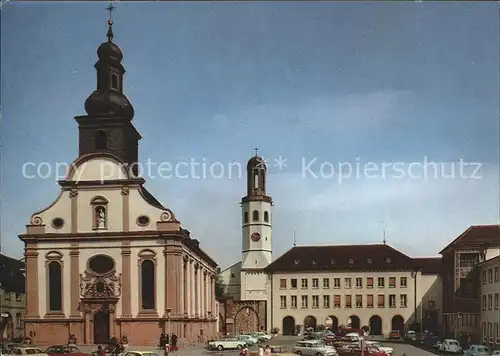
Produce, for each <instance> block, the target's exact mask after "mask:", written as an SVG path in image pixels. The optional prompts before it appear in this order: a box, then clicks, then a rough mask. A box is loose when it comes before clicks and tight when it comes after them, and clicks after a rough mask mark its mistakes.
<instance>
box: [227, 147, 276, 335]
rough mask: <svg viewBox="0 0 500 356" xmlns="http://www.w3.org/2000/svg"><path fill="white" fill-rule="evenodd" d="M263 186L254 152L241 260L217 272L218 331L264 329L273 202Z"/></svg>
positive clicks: (243, 210) (262, 164)
mask: <svg viewBox="0 0 500 356" xmlns="http://www.w3.org/2000/svg"><path fill="white" fill-rule="evenodd" d="M266 184H267V166H266V163H265V160H264V159H263V158H262V157H260V156H259V155H258V154H257V152H256V153H255V156H254V157H251V158H250V160H249V161H248V163H247V195H246V196H244V197H243V198H242V199H241V213H242V216H241V219H242V220H241V221H242V248H241V261H238V262H237V263H235V264H234V265H232V266H230V267H228V268H226V269H225V270H223V271H222V272H221V273H220V278H221V280H222V283H223V284H224V286H225V294H226V296H227V297H226V299H225V301H224V303H222V306H221V308H220V310H221V314H220V316H219V317H220V319H221V320H222V321H223V322H222V323H221V324H222V325H221V326H222V328H221V326H220V327H219V328H220V329H223V330H224V329H225V331H226V332H230V333H241V332H252V331H259V330H267V325H266V303H267V300H268V290H267V281H268V275H267V274H266V272H265V271H264V269H265V268H266V267H267V266H268V265H269V264H270V263H271V262H272V255H273V250H272V206H273V200H272V198H271V197H270V196H268V195H267V192H266ZM228 299H230V301H229V302H228Z"/></svg>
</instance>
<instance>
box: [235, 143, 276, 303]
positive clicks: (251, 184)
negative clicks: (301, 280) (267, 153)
mask: <svg viewBox="0 0 500 356" xmlns="http://www.w3.org/2000/svg"><path fill="white" fill-rule="evenodd" d="M254 151H255V153H254V156H253V157H251V158H250V159H249V160H248V163H247V195H246V196H244V197H243V198H242V199H241V210H242V213H243V214H242V215H243V221H242V249H241V254H242V256H241V258H242V260H241V273H242V276H241V280H242V281H247V282H246V283H242V284H241V299H242V300H251V299H253V300H266V298H267V294H266V293H267V292H266V283H267V279H266V274H265V273H264V271H263V270H264V268H266V267H267V266H268V265H269V264H270V263H271V262H272V256H273V249H272V206H273V200H272V199H271V197H270V196H268V195H267V193H266V183H267V182H266V181H267V165H266V160H265V159H264V158H263V157H261V156H260V155H259V149H258V148H255V149H254ZM247 274H248V276H247Z"/></svg>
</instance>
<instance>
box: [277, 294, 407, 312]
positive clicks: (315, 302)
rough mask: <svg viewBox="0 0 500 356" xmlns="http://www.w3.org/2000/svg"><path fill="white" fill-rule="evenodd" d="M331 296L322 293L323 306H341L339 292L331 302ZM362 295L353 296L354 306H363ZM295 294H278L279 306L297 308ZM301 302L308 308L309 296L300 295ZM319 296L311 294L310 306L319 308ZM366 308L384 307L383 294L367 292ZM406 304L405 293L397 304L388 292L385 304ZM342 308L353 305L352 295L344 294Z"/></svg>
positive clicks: (392, 295)
mask: <svg viewBox="0 0 500 356" xmlns="http://www.w3.org/2000/svg"><path fill="white" fill-rule="evenodd" d="M331 297H332V296H330V295H323V296H322V298H321V299H322V302H323V305H322V306H323V308H331V307H332V306H333V308H342V296H341V295H340V294H336V295H333V304H332V303H331V302H332V299H331ZM375 297H377V298H376V303H375ZM363 299H364V298H363V295H361V294H357V295H355V296H354V306H355V307H356V308H363ZM297 300H298V298H297V296H296V295H292V296H290V298H288V297H287V296H286V295H282V296H280V307H281V308H282V309H286V308H288V307H290V308H292V309H295V308H298V305H297ZM288 301H290V305H288ZM300 301H301V304H300V308H302V309H306V308H309V296H307V295H302V296H301V298H300ZM319 302H320V296H319V295H313V296H311V308H319V307H320V304H319ZM365 303H366V304H365V306H366V308H374V307H375V306H376V307H377V308H385V307H386V296H385V294H378V295H376V296H375V295H373V294H369V295H366V302H365ZM407 305H408V296H407V295H406V294H400V295H399V305H398V304H397V300H396V294H389V298H388V304H387V306H388V307H389V308H397V307H399V308H406V307H407ZM343 307H344V308H352V307H353V296H352V295H350V294H347V295H344V306H343Z"/></svg>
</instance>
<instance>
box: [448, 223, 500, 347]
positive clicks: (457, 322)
mask: <svg viewBox="0 0 500 356" xmlns="http://www.w3.org/2000/svg"><path fill="white" fill-rule="evenodd" d="M440 254H441V255H442V256H443V269H442V278H443V318H444V320H443V326H444V330H443V332H444V334H445V335H446V336H447V337H453V338H457V339H460V338H461V337H463V338H465V337H466V336H471V337H472V338H473V339H474V340H477V341H479V339H480V332H481V330H480V313H481V300H480V288H481V283H480V280H481V276H480V271H479V268H478V265H479V264H480V263H482V262H484V261H486V260H489V259H491V258H493V257H496V256H498V255H500V225H477V226H471V227H469V228H468V229H467V230H466V231H464V232H463V233H462V234H460V235H459V236H458V237H457V238H455V240H453V241H452V242H451V243H450V244H449V245H448V246H446V247H445V248H444V249H443V250H442V251H441V252H440Z"/></svg>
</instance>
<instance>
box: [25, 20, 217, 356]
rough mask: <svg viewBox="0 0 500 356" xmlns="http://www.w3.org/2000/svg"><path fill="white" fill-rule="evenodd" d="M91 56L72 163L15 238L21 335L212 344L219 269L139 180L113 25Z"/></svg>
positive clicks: (41, 339) (43, 340)
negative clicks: (20, 261)
mask: <svg viewBox="0 0 500 356" xmlns="http://www.w3.org/2000/svg"><path fill="white" fill-rule="evenodd" d="M97 54H98V57H99V60H98V62H97V63H96V64H95V68H96V70H97V89H96V90H95V91H94V92H93V93H92V94H91V95H90V96H89V98H88V99H87V101H86V102H85V110H86V112H87V114H86V115H83V116H78V117H76V118H75V119H76V121H77V122H78V124H79V151H80V152H79V157H78V158H77V159H76V160H75V161H74V162H73V164H72V165H71V168H70V169H69V171H68V173H67V176H66V178H65V179H64V180H62V181H59V182H58V183H59V185H60V194H59V196H58V197H57V198H56V199H55V201H54V202H53V203H52V204H50V205H49V206H48V207H46V208H45V209H43V210H41V211H39V212H36V213H34V214H33V215H32V216H31V219H30V222H29V224H28V225H27V230H26V232H25V233H24V234H22V235H20V239H21V240H22V241H23V242H24V244H25V258H26V278H27V283H26V285H27V310H26V317H25V332H26V334H27V335H30V336H31V337H32V338H33V339H34V341H35V343H37V344H65V343H66V342H67V340H68V336H69V335H70V334H74V335H75V336H76V338H77V339H78V342H79V343H85V344H95V343H105V342H107V341H108V340H109V338H110V337H112V336H116V337H120V336H122V335H126V336H127V338H128V341H129V343H130V344H133V345H144V346H153V345H156V344H157V342H158V338H159V336H160V334H161V333H162V332H165V333H169V334H172V333H176V334H177V335H178V337H179V341H180V342H181V343H192V342H197V341H199V340H202V339H206V338H208V337H212V336H213V335H214V334H215V333H216V319H217V318H216V317H217V311H216V310H217V307H218V305H217V304H216V300H215V282H216V281H215V277H216V267H217V264H216V263H215V261H214V260H213V259H212V258H210V257H209V256H208V255H207V254H206V253H205V252H204V251H203V250H202V249H201V248H200V245H199V241H198V240H196V239H194V238H192V237H191V236H190V233H189V231H188V230H186V229H184V228H182V226H181V223H180V221H179V220H178V219H177V217H176V216H175V214H174V212H173V211H172V210H171V209H169V208H167V207H165V206H163V205H162V204H161V203H160V202H159V201H158V200H156V199H155V198H154V197H153V195H152V194H151V193H149V192H148V190H147V189H146V188H145V187H144V183H145V180H144V179H143V178H140V177H138V175H137V172H138V163H137V162H138V143H139V140H140V139H141V136H140V134H139V133H138V132H137V130H136V129H135V128H134V126H133V124H132V122H131V121H132V119H133V116H134V109H133V107H132V105H131V103H130V102H129V100H128V99H127V97H126V96H125V95H124V93H123V77H124V73H125V69H124V68H123V66H122V64H121V61H122V59H123V54H122V52H121V50H120V48H119V47H118V46H117V45H116V44H115V43H114V42H113V31H112V21H111V20H110V21H109V30H108V40H107V41H106V42H104V43H102V44H101V46H100V47H99V49H98V51H97Z"/></svg>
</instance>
